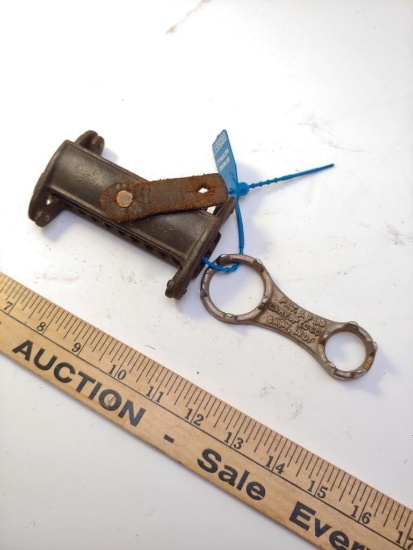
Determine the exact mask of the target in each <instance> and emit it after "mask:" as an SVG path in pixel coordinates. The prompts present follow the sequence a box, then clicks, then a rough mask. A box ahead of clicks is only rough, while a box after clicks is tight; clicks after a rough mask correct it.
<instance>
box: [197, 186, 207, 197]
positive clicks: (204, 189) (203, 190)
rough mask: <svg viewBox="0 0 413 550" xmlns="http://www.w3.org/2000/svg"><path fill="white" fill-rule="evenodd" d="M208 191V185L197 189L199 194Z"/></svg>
mask: <svg viewBox="0 0 413 550" xmlns="http://www.w3.org/2000/svg"><path fill="white" fill-rule="evenodd" d="M208 191H209V189H208V187H205V186H204V185H203V186H202V187H201V188H200V189H198V193H200V194H201V195H205V193H208Z"/></svg>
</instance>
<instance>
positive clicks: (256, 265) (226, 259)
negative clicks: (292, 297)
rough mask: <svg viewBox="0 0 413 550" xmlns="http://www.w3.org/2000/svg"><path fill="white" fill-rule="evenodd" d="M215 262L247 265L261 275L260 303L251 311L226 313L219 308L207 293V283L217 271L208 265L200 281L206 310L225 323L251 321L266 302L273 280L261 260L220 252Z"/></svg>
mask: <svg viewBox="0 0 413 550" xmlns="http://www.w3.org/2000/svg"><path fill="white" fill-rule="evenodd" d="M215 263H217V264H218V265H220V266H226V265H230V264H242V265H246V266H248V267H251V268H252V269H253V270H254V271H255V272H256V273H258V275H259V276H260V277H261V280H262V282H263V284H264V293H263V296H262V298H261V301H260V303H259V304H258V306H256V307H255V308H254V309H252V310H251V311H248V312H247V313H240V314H235V313H226V312H225V311H222V310H221V309H219V308H218V307H217V306H216V305H215V304H214V302H213V301H212V299H211V296H210V294H209V285H210V283H211V279H212V277H213V276H214V275H215V274H216V273H218V271H217V270H216V269H214V268H212V267H209V268H208V269H207V270H206V271H205V273H204V275H203V277H202V282H201V300H202V302H203V304H204V306H205V307H206V309H207V311H208V312H209V313H210V314H211V315H212V316H213V317H215V318H216V319H218V320H219V321H224V322H225V323H234V324H235V323H248V322H251V321H252V320H253V319H254V318H255V317H256V316H257V314H259V313H260V312H261V310H262V308H263V307H264V306H265V305H266V304H267V303H268V301H269V299H270V296H271V290H272V286H273V281H272V279H271V277H270V274H269V273H268V271H267V270H266V269H265V267H264V265H263V263H262V262H261V260H258V259H257V258H253V257H252V256H247V255H246V254H222V255H221V256H219V257H218V258H217V259H216V260H215Z"/></svg>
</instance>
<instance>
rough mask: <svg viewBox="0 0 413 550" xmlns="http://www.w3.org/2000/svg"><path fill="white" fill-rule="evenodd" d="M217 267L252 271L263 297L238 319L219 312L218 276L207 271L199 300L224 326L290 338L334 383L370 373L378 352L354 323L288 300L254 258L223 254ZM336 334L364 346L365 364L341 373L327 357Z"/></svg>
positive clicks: (368, 336) (365, 332)
mask: <svg viewBox="0 0 413 550" xmlns="http://www.w3.org/2000/svg"><path fill="white" fill-rule="evenodd" d="M216 261H217V263H218V264H219V265H222V266H225V265H229V264H243V265H247V266H249V267H251V268H252V269H254V270H255V271H256V272H257V273H258V274H259V275H260V277H261V279H262V281H263V283H264V294H263V297H262V299H261V301H260V303H259V304H258V306H257V307H256V308H255V309H253V310H252V311H249V312H248V313H243V314H240V315H238V314H237V315H235V314H233V313H226V312H224V311H221V310H220V309H219V308H217V306H216V305H215V304H214V302H213V301H212V299H211V297H210V294H209V287H210V283H211V279H212V277H213V276H214V275H215V274H216V273H217V271H216V270H215V269H211V268H208V269H207V270H206V271H205V273H204V276H203V278H202V282H201V299H202V302H203V304H204V306H205V307H206V309H207V311H208V312H209V313H210V314H211V315H213V316H214V317H215V318H216V319H218V320H220V321H223V322H224V323H231V324H244V325H256V326H259V327H263V328H268V329H270V330H273V331H275V332H278V333H280V334H283V335H284V336H287V338H290V339H291V340H293V341H294V342H296V343H297V344H299V345H300V346H302V347H303V348H304V349H306V350H307V351H308V352H309V353H311V355H312V356H313V357H314V358H315V359H316V360H317V361H318V362H319V364H320V365H321V366H322V367H323V368H324V369H325V370H326V372H327V373H328V374H329V375H330V376H332V377H333V378H336V379H337V380H353V379H355V378H360V376H363V375H364V374H366V372H368V371H369V369H370V367H371V366H372V364H373V361H374V357H375V355H376V351H377V344H376V343H375V342H374V341H373V340H372V338H371V336H370V334H369V333H368V332H367V331H366V330H364V329H363V328H362V327H360V326H359V325H358V324H357V323H355V322H354V321H349V322H344V323H342V322H336V321H331V320H330V319H325V318H324V317H321V316H320V315H315V314H314V313H311V312H310V311H307V310H306V309H304V308H302V307H300V306H299V305H297V304H296V303H294V302H293V301H292V300H290V299H289V298H288V297H287V296H286V295H285V294H284V293H283V292H282V291H281V290H280V288H279V287H278V286H277V285H276V284H275V282H274V281H273V280H272V279H271V276H270V274H269V273H268V271H267V270H266V269H265V267H264V265H263V264H262V262H261V261H260V260H258V259H257V258H252V257H251V256H246V255H245V254H223V255H222V256H220V257H219V258H218V259H217V260H216ZM339 332H349V333H351V334H354V335H355V336H357V337H358V338H359V339H360V340H361V342H362V343H363V344H364V349H365V358H364V361H363V362H362V363H361V365H359V366H358V367H356V368H355V369H353V370H348V371H345V370H341V369H339V368H337V367H336V365H334V363H332V362H331V361H329V359H328V358H327V355H326V344H327V341H328V340H329V338H331V336H333V335H334V334H337V333H339Z"/></svg>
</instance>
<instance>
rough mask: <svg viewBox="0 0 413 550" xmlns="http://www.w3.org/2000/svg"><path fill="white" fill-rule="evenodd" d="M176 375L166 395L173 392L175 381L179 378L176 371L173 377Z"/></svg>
mask: <svg viewBox="0 0 413 550" xmlns="http://www.w3.org/2000/svg"><path fill="white" fill-rule="evenodd" d="M171 372H172V371H171ZM174 376H175V378H174V381H173V382H172V383H171V387H170V388H169V390H168V392H167V394H166V395H169V394H170V393H171V391H172V388H173V387H174V385H175V382H176V381H177V380H178V379H179V377H178V375H177V374H176V373H173V375H172V378H173V377H174Z"/></svg>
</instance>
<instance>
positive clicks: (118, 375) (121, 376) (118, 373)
mask: <svg viewBox="0 0 413 550" xmlns="http://www.w3.org/2000/svg"><path fill="white" fill-rule="evenodd" d="M76 345H77V344H75V346H76ZM79 349H80V348H79ZM73 351H74V350H73ZM109 374H110V375H111V376H113V378H117V379H118V380H123V379H124V378H125V376H126V371H125V370H123V369H121V368H120V367H119V368H118V369H117V370H116V365H113V367H112V368H111V369H110V371H109ZM152 387H153V386H151V388H152Z"/></svg>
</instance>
